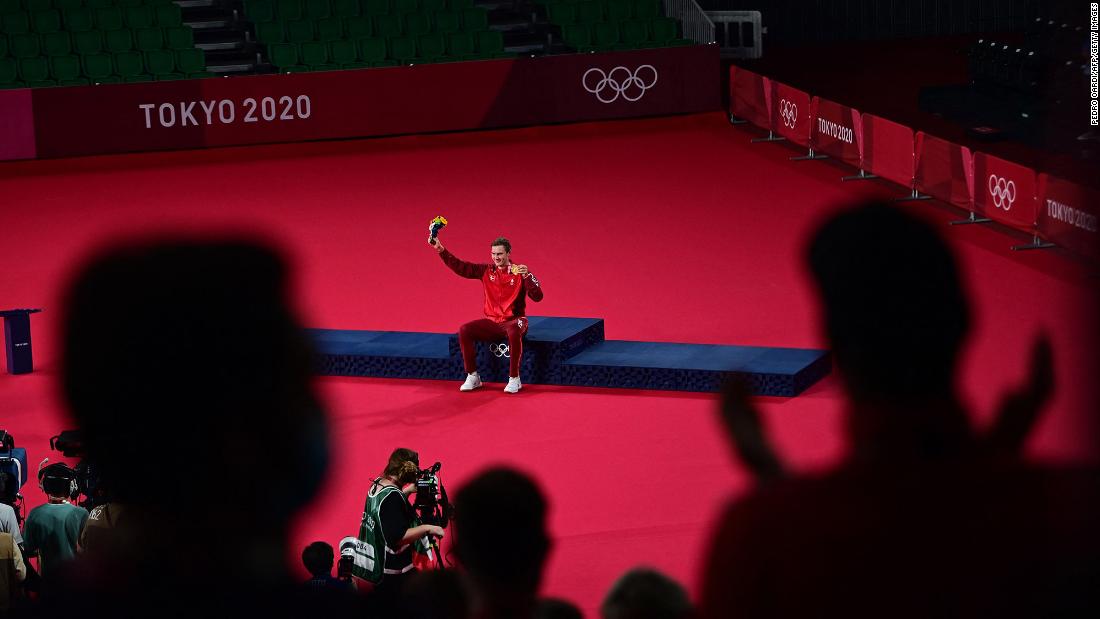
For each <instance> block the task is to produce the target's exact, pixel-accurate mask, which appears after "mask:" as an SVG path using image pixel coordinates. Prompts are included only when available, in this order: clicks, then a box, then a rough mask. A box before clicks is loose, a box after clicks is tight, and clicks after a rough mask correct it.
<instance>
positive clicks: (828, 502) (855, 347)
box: [703, 205, 1100, 617]
mask: <svg viewBox="0 0 1100 619" xmlns="http://www.w3.org/2000/svg"><path fill="white" fill-rule="evenodd" d="M808 260H809V264H810V269H811V271H812V273H813V275H814V279H815V281H816V283H817V285H818V288H819V293H820V297H821V300H822V306H823V307H822V313H823V321H822V322H823V326H824V330H825V334H826V336H827V338H828V340H829V343H830V345H831V348H832V351H833V359H834V362H835V364H836V369H837V371H838V373H839V375H840V381H841V384H842V386H843V389H844V392H845V395H846V398H847V410H846V430H847V434H848V438H849V442H850V449H849V454H848V458H847V460H846V461H845V462H844V463H843V464H841V465H840V466H839V467H837V468H836V469H835V470H834V471H831V472H829V473H827V474H825V475H822V476H817V477H788V476H787V475H786V474H785V472H784V467H783V466H782V462H781V460H780V458H779V457H778V456H777V455H776V454H774V452H772V450H771V448H770V445H769V443H768V441H767V440H766V438H765V435H764V433H763V431H762V430H761V428H760V425H759V422H758V417H757V414H756V412H755V410H754V409H753V407H752V406H751V404H750V403H749V402H748V399H747V394H746V391H745V390H744V388H743V387H737V386H736V385H732V386H731V387H730V388H728V389H727V390H726V392H725V394H724V402H723V407H722V412H723V420H724V422H725V423H726V426H727V430H728V431H729V432H730V434H731V438H732V441H733V444H734V446H735V449H736V450H737V452H738V454H739V456H741V458H742V460H743V461H744V462H745V463H746V464H747V465H748V466H749V467H750V468H752V469H753V470H755V471H756V472H757V473H758V475H760V477H761V479H762V481H769V482H771V483H768V484H765V485H762V486H761V487H760V488H758V489H757V491H756V492H754V493H752V494H750V495H748V496H747V497H745V498H743V499H741V500H738V501H736V502H735V503H734V504H732V505H731V507H730V508H729V509H728V511H727V512H726V513H725V515H724V517H723V518H722V521H721V525H720V531H719V534H718V538H717V540H716V541H715V543H714V544H713V545H712V546H711V554H710V558H709V561H708V565H707V568H706V571H705V572H704V575H705V581H706V582H705V584H704V594H703V612H704V615H705V616H708V617H729V616H745V617H761V616H768V617H797V616H811V615H812V616H846V617H858V616H875V617H881V616H892V617H898V616H904V617H909V616H912V617H917V616H919V617H929V616H956V617H966V616H972V617H979V616H990V617H992V616H1051V615H1059V614H1062V613H1069V614H1076V613H1082V612H1087V611H1088V610H1092V611H1093V612H1094V614H1093V615H1091V616H1095V611H1096V609H1097V607H1098V605H1097V595H1098V594H1100V588H1097V587H1096V586H1095V584H1096V583H1095V574H1097V573H1100V545H1098V544H1097V535H1096V522H1098V521H1100V518H1098V516H1100V510H1098V509H1097V505H1098V501H1097V499H1098V497H1097V491H1098V490H1097V489H1098V488H1100V478H1098V477H1097V476H1096V474H1095V472H1094V471H1092V470H1049V469H1041V468H1038V467H1033V466H1026V465H1024V464H1023V463H1022V462H1021V461H1020V460H1019V459H1018V458H1017V454H1018V452H1019V449H1020V446H1021V445H1022V444H1023V441H1024V439H1025V438H1026V436H1027V433H1028V431H1029V430H1030V428H1031V426H1032V425H1033V424H1034V422H1035V420H1036V418H1037V415H1038V413H1039V410H1040V409H1041V407H1042V405H1043V404H1044V403H1045V401H1046V400H1047V398H1048V397H1049V395H1050V392H1051V389H1052V378H1051V377H1052V375H1053V374H1052V369H1051V352H1050V348H1049V345H1048V344H1047V343H1046V340H1045V339H1044V338H1039V339H1038V340H1037V342H1036V346H1035V349H1034V353H1033V358H1032V362H1031V374H1030V376H1029V378H1028V380H1027V382H1026V383H1025V384H1023V385H1022V386H1021V387H1020V388H1018V389H1016V390H1013V391H1012V392H1010V393H1009V394H1007V395H1006V397H1005V398H1004V399H1003V404H1002V407H1001V409H1000V410H999V412H998V415H997V417H996V420H995V422H994V425H993V427H992V429H991V430H990V431H988V432H986V433H984V434H981V433H978V432H976V431H975V430H973V429H972V428H971V426H970V423H969V420H968V415H967V412H966V411H965V409H964V407H963V405H962V403H961V402H960V399H959V397H958V395H957V391H956V369H957V365H958V358H959V351H960V349H961V345H962V342H963V340H964V337H965V335H966V333H967V331H968V328H969V326H970V312H969V308H968V305H967V302H966V298H965V295H964V293H963V290H962V286H961V284H960V281H959V277H958V274H957V271H956V267H955V263H954V260H953V258H952V257H951V254H950V252H949V251H948V248H947V246H946V245H945V244H944V242H943V241H942V240H941V239H940V238H939V236H938V235H937V234H936V232H935V231H934V230H933V229H932V228H931V227H930V226H928V225H927V224H925V223H923V222H921V221H919V220H917V219H915V218H914V217H912V216H910V215H908V214H906V213H904V212H903V211H900V210H898V209H895V208H892V207H889V206H885V205H870V206H866V207H862V208H857V209H854V210H851V211H847V212H844V213H841V214H839V215H837V216H835V217H833V218H832V219H831V220H829V221H828V222H826V223H825V224H824V225H823V226H822V227H821V229H820V230H818V232H817V234H816V235H815V236H814V238H813V241H812V242H811V244H810V247H809V251H808Z"/></svg>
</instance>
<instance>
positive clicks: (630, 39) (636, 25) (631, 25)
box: [619, 21, 649, 47]
mask: <svg viewBox="0 0 1100 619" xmlns="http://www.w3.org/2000/svg"><path fill="white" fill-rule="evenodd" d="M619 32H620V34H621V35H622V42H623V43H625V44H627V45H630V46H632V47H638V46H640V45H641V44H642V43H645V42H646V41H648V40H649V22H648V21H624V22H621V23H620V24H619Z"/></svg>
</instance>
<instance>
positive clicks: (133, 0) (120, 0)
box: [115, 0, 145, 9]
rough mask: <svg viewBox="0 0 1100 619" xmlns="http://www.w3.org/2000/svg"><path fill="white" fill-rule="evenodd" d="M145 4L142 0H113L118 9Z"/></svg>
mask: <svg viewBox="0 0 1100 619" xmlns="http://www.w3.org/2000/svg"><path fill="white" fill-rule="evenodd" d="M143 4H145V3H144V2H142V0H115V6H117V7H118V8H120V9H127V8H130V7H132V6H141V5H143Z"/></svg>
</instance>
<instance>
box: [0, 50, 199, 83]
mask: <svg viewBox="0 0 1100 619" xmlns="http://www.w3.org/2000/svg"><path fill="white" fill-rule="evenodd" d="M205 71H206V60H205V55H204V53H203V51H202V50H200V49H193V48H192V49H188V50H174V51H173V50H151V51H147V52H137V51H128V52H117V53H114V54H87V55H81V56H77V55H69V56H53V57H50V58H46V57H44V56H37V57H34V58H19V59H16V58H0V84H5V85H7V86H6V87H10V86H11V85H12V84H15V83H16V82H23V83H24V84H27V85H30V86H32V87H33V86H35V85H40V86H41V85H52V84H46V83H44V82H45V81H47V80H54V81H55V82H57V83H61V82H69V81H72V80H79V79H88V80H91V81H99V82H102V81H103V78H108V77H110V76H118V77H120V78H126V77H133V76H140V75H152V76H159V75H168V74H180V75H191V74H199V73H205Z"/></svg>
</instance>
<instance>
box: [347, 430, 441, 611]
mask: <svg viewBox="0 0 1100 619" xmlns="http://www.w3.org/2000/svg"><path fill="white" fill-rule="evenodd" d="M419 471H420V458H419V456H418V455H417V453H416V452H415V451H413V450H411V449H405V448H398V449H395V450H394V451H393V453H392V454H390V459H389V462H388V463H387V464H386V469H385V470H384V471H383V472H382V475H381V476H380V477H377V478H375V480H374V481H373V483H371V487H370V490H369V491H368V492H367V500H366V506H365V507H364V509H363V522H364V525H365V526H364V530H366V529H372V530H374V531H376V532H375V534H374V535H366V536H364V535H363V533H364V531H361V532H360V537H361V538H363V539H364V541H366V542H367V543H368V544H370V545H372V546H373V547H374V556H376V557H382V565H383V570H382V579H381V581H380V582H378V583H377V584H376V585H375V588H374V594H373V598H374V599H373V600H372V603H373V604H375V605H377V606H378V607H379V609H380V610H383V609H390V608H392V607H393V606H394V604H395V603H396V601H397V598H398V595H399V594H400V592H401V587H402V586H403V585H404V583H405V581H406V580H408V578H409V577H410V576H411V575H412V574H413V573H414V572H415V567H414V566H413V546H414V545H415V543H416V541H417V540H419V539H421V538H423V537H424V536H427V535H430V536H433V537H436V538H441V537H443V529H442V528H441V527H438V526H435V525H430V524H417V518H416V513H415V511H414V510H413V508H412V506H410V505H409V501H408V499H407V498H406V495H407V494H409V493H411V492H413V490H415V486H413V485H412V484H413V482H414V481H416V476H417V473H418V472H419ZM368 523H369V525H370V526H367V525H368ZM375 523H377V525H378V526H374V524H375ZM377 531H380V532H381V535H378V533H377Z"/></svg>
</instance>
